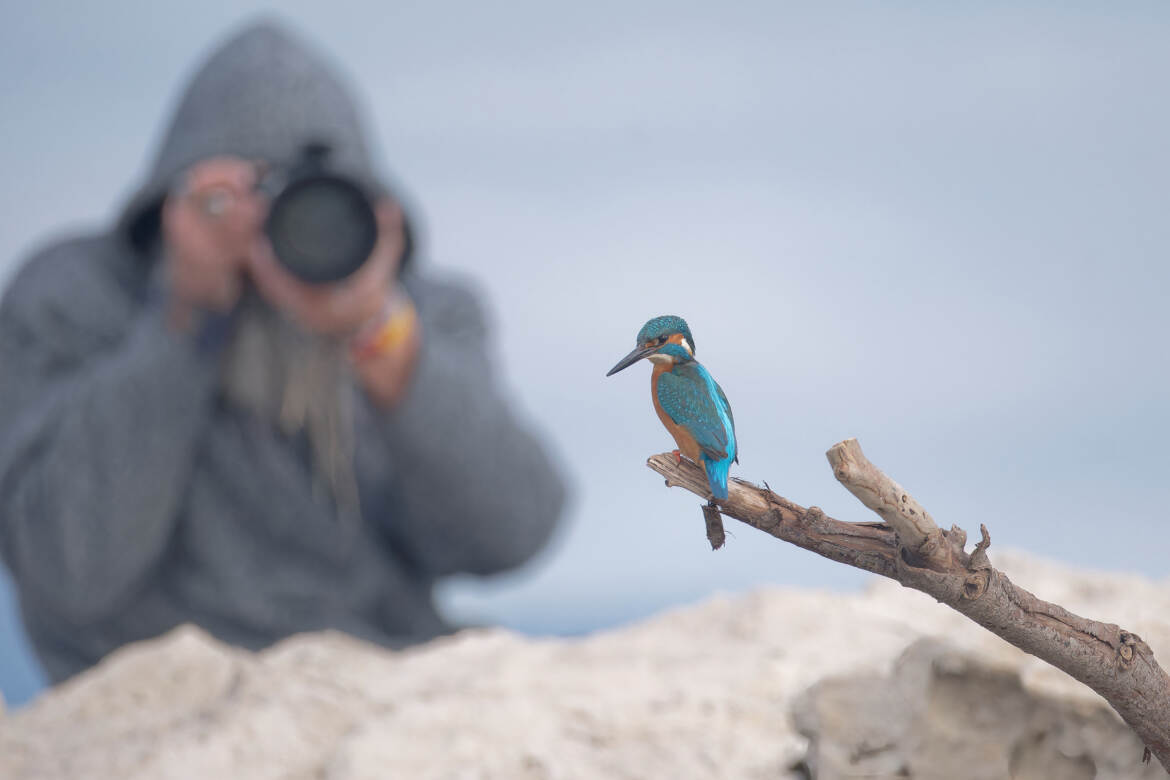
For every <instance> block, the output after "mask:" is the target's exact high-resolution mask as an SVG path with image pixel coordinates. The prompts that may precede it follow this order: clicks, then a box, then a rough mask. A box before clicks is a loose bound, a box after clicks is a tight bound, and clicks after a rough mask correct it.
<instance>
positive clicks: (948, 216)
mask: <svg viewBox="0 0 1170 780" xmlns="http://www.w3.org/2000/svg"><path fill="white" fill-rule="evenodd" d="M74 6H75V4H73V3H63V2H47V3H40V4H37V5H35V6H31V5H27V4H26V5H24V6H20V7H19V10H14V9H15V8H16V7H17V6H16V5H15V4H11V5H10V10H9V11H8V12H7V13H6V14H5V24H3V25H0V71H2V72H4V73H6V74H8V78H6V79H5V80H4V82H3V84H2V85H0V100H2V106H3V108H2V110H0V137H2V138H3V139H4V146H3V148H2V149H0V170H3V171H4V174H5V185H4V186H3V187H0V280H3V279H4V278H6V277H7V275H8V274H9V273H10V272H11V271H12V270H13V269H14V267H15V264H16V263H17V262H18V259H19V257H20V256H21V255H22V254H23V253H24V252H26V251H27V250H28V249H30V248H31V247H33V246H35V245H36V244H37V243H38V242H41V241H44V240H45V239H46V238H47V237H48V236H50V235H51V234H52V233H54V232H55V231H57V230H59V229H63V228H78V227H81V228H85V227H98V226H101V225H103V224H107V223H108V222H109V219H110V218H111V215H112V214H113V213H114V211H115V209H116V206H117V204H118V203H119V201H120V199H121V198H122V197H123V196H124V195H125V193H126V192H127V191H128V190H129V189H130V188H131V186H132V184H133V183H134V181H135V178H136V176H137V175H138V174H139V173H140V172H141V171H142V169H143V167H144V166H145V164H146V162H147V158H148V155H149V151H150V149H151V148H152V146H151V145H152V141H153V139H154V138H155V137H156V134H157V133H158V132H159V130H160V124H161V122H162V120H163V118H164V117H165V115H166V113H167V111H168V107H169V105H170V102H171V100H172V99H173V98H174V96H175V93H176V90H177V87H178V85H179V83H180V80H181V79H182V77H183V76H184V74H186V73H187V72H188V70H189V68H190V67H191V66H192V65H193V64H194V63H195V61H196V60H197V58H198V57H199V56H200V55H201V54H202V53H203V52H204V50H205V48H206V47H207V46H208V45H209V44H210V43H212V42H213V41H215V40H216V39H217V38H218V37H219V36H221V35H222V34H223V33H224V32H225V31H227V30H228V29H229V28H230V27H231V26H233V25H235V24H238V23H239V22H241V21H242V20H244V19H246V18H248V17H249V16H250V15H252V13H254V10H256V9H262V8H263V7H264V4H260V3H251V4H249V3H237V2H230V3H229V2H218V3H217V2H204V3H199V4H173V5H172V4H167V3H149V2H107V3H103V4H100V5H99V4H89V7H88V8H87V9H85V10H78V9H77V8H76V7H74ZM245 6H248V7H251V8H252V9H253V11H249V12H244V11H241V10H240V9H241V8H243V7H245ZM489 6H490V7H489ZM280 7H281V9H282V14H283V16H284V18H286V19H287V20H289V21H290V22H292V23H293V24H294V25H296V26H297V27H298V28H299V29H300V30H301V32H302V33H303V34H305V35H306V36H308V37H309V38H310V39H312V40H314V41H316V42H318V43H319V44H321V45H322V46H324V47H325V48H327V49H328V50H329V51H331V52H332V54H333V55H334V57H335V58H336V59H337V60H338V62H340V63H341V64H342V66H343V68H344V70H345V71H346V72H347V73H348V74H349V75H350V76H351V77H352V78H353V79H354V81H355V82H356V85H357V87H358V90H359V91H360V92H361V93H362V94H363V95H364V97H365V98H366V100H367V107H368V114H369V117H370V119H371V121H372V130H373V132H372V135H373V137H374V138H375V139H377V143H378V146H379V147H380V149H381V152H382V156H383V158H384V159H385V160H386V161H387V163H388V164H389V166H390V168H391V169H392V170H393V171H394V172H395V173H396V174H397V176H398V177H399V178H400V179H401V180H402V181H403V182H404V183H405V185H406V187H407V189H408V190H409V192H410V193H411V194H412V195H413V197H414V199H415V201H416V202H417V203H418V204H420V206H421V211H422V215H423V218H424V224H425V228H426V233H427V236H426V242H427V246H428V248H429V253H428V254H429V255H430V262H432V263H433V265H434V266H436V267H442V268H446V269H454V270H457V271H459V272H462V273H466V274H471V275H473V276H474V277H475V278H476V279H478V281H479V282H480V283H481V285H482V286H483V287H484V288H485V289H486V290H487V292H488V294H489V297H490V300H491V303H492V309H493V311H494V314H495V320H496V323H497V325H498V330H499V335H500V350H499V354H498V355H497V359H498V360H499V361H500V362H501V363H502V364H503V365H504V367H505V371H506V373H507V376H508V378H509V384H510V385H511V387H512V388H513V389H514V390H515V392H516V393H517V395H518V396H519V397H520V398H521V399H522V401H523V403H524V405H525V408H526V409H527V411H528V414H529V416H530V417H531V418H532V419H533V420H535V421H536V422H537V424H539V425H540V426H541V427H542V428H544V429H545V430H546V431H547V432H549V434H550V435H551V436H552V437H553V438H554V440H555V442H556V444H557V447H558V449H559V451H560V453H561V454H562V456H563V457H564V459H565V462H566V465H567V468H568V470H570V471H571V473H572V474H573V479H574V484H575V494H576V500H575V506H574V510H573V513H572V518H571V524H570V526H569V527H568V528H567V530H566V532H565V533H564V534H563V535H562V536H561V538H560V539H559V541H558V544H557V545H556V546H555V548H554V549H553V550H551V551H550V552H549V553H548V554H547V555H546V556H544V557H543V558H542V559H541V560H540V561H539V562H538V563H537V564H535V565H534V566H532V567H530V568H529V569H527V570H526V571H525V572H524V573H523V574H521V575H518V576H515V577H510V578H506V579H505V580H503V581H501V582H498V583H495V584H492V585H491V586H489V587H487V588H486V589H485V588H483V587H481V586H480V585H479V584H477V583H466V584H458V585H456V586H455V587H452V588H449V589H448V591H447V593H446V594H445V598H447V599H448V600H449V601H450V602H451V603H452V605H453V608H454V609H456V610H458V612H459V613H460V614H466V615H469V616H473V617H476V618H482V619H488V620H502V621H504V622H505V623H507V624H509V625H512V626H516V627H519V628H524V629H528V630H550V631H579V630H586V629H590V628H594V627H597V626H600V625H607V624H612V623H613V622H615V621H623V620H629V619H633V618H636V617H638V616H641V615H644V614H647V613H648V612H651V611H654V610H657V609H661V608H663V607H665V606H668V605H672V604H679V603H686V602H690V601H693V600H696V599H699V598H701V597H702V596H704V595H706V594H709V593H711V592H713V591H717V590H727V591H738V590H743V589H746V588H749V587H751V586H753V585H755V584H758V583H764V582H768V583H787V584H793V585H800V586H818V587H853V586H856V585H858V584H860V583H862V582H863V581H864V580H863V578H862V577H861V576H860V575H859V574H856V573H854V572H853V571H851V570H849V569H846V568H845V567H842V566H840V565H836V564H833V563H830V562H828V561H825V560H822V559H819V558H817V557H815V556H813V555H811V554H809V553H805V552H803V551H800V550H797V549H795V548H790V547H787V546H785V545H783V544H781V543H779V542H772V541H771V540H769V539H768V538H766V537H763V536H762V535H760V534H758V533H755V532H753V531H750V530H749V529H746V528H744V527H742V526H739V527H736V526H734V525H732V526H729V530H730V531H731V532H732V533H733V534H734V536H732V537H731V538H730V540H729V543H728V546H727V548H726V549H724V550H722V551H720V552H719V553H716V554H713V553H711V552H710V551H709V550H708V549H706V541H705V539H704V538H703V531H702V521H701V517H700V514H699V510H698V502H697V500H695V499H694V498H693V497H690V496H688V495H684V494H681V493H678V492H677V491H674V492H668V491H666V490H665V489H664V488H663V487H662V481H661V480H660V479H659V478H658V477H657V476H655V475H654V474H652V473H651V472H649V471H648V470H646V469H645V468H644V466H643V465H642V464H643V462H644V459H645V457H646V456H647V455H648V454H650V453H653V452H657V451H662V450H665V449H669V448H670V447H671V446H673V445H672V444H671V443H670V440H669V438H668V436H667V435H666V433H665V432H664V431H663V430H662V428H661V426H660V424H659V423H658V421H657V419H656V418H655V416H654V414H653V413H652V411H651V408H650V401H649V397H648V396H649V392H648V381H647V379H646V376H645V374H646V373H648V369H647V370H639V369H632V370H629V371H626V372H624V373H622V374H620V375H618V376H617V377H614V378H611V379H608V380H607V379H605V378H604V374H605V371H606V370H607V369H608V368H609V367H610V366H611V365H612V364H613V363H614V362H615V361H616V360H617V359H618V358H619V357H621V356H622V355H624V354H625V353H626V352H627V351H628V350H629V348H630V347H631V346H632V341H633V337H634V334H635V333H636V332H637V330H638V328H639V327H640V326H641V324H642V323H643V322H644V321H645V320H646V319H648V318H649V317H650V316H653V315H657V314H663V313H677V314H681V315H683V316H685V317H686V318H687V319H688V320H689V322H690V324H691V327H692V329H693V331H694V333H695V338H696V341H697V344H698V356H699V358H700V359H701V360H703V361H704V363H705V364H706V365H707V367H708V368H709V369H710V370H711V371H712V373H713V374H714V375H715V376H716V377H717V378H718V379H719V381H720V383H721V384H722V385H723V386H724V388H725V389H726V390H727V394H728V396H729V398H730V400H731V402H732V405H733V406H734V408H735V415H736V421H737V424H738V427H739V432H740V438H741V449H742V457H741V462H742V465H741V466H740V467H739V468H738V469H737V470H736V471H734V472H733V473H736V474H739V475H741V476H743V477H745V478H748V479H752V480H757V481H758V480H767V481H768V482H769V483H770V484H771V485H772V486H773V488H774V489H776V490H777V491H778V492H781V493H782V494H784V495H786V496H788V497H790V498H792V499H793V500H796V501H799V502H802V503H806V504H808V503H815V504H818V505H820V506H822V507H824V508H825V510H826V511H828V512H829V513H831V514H834V515H836V516H838V517H841V518H843V519H854V520H863V519H872V518H870V517H867V516H866V514H865V512H864V511H863V510H862V508H861V507H860V506H859V505H858V504H857V503H856V502H855V501H854V500H853V499H852V498H851V497H849V496H848V495H847V494H846V493H845V492H844V491H843V490H842V489H841V488H840V487H839V486H838V485H837V484H836V482H835V481H834V480H833V478H832V475H831V473H830V470H829V468H828V466H827V465H826V463H825V461H824V457H823V452H824V450H825V449H827V448H828V447H829V446H830V445H831V444H833V443H834V442H836V441H838V440H840V439H842V438H845V437H847V436H857V437H858V438H860V440H861V442H862V445H863V446H864V447H865V449H866V451H867V453H869V454H870V456H871V458H872V459H873V460H874V461H875V462H876V463H877V464H878V465H879V466H882V467H883V468H885V469H886V470H887V471H888V472H889V473H891V474H892V475H893V476H894V477H895V478H896V479H898V480H899V481H900V482H902V483H903V484H904V485H905V486H906V487H907V488H908V489H910V490H911V491H912V492H914V494H915V495H916V496H917V497H918V498H919V500H921V501H922V502H923V504H925V505H926V506H927V508H928V509H930V511H931V512H932V513H933V514H934V516H935V517H936V519H938V520H939V522H941V523H944V524H949V523H957V524H959V525H962V526H965V527H966V528H967V529H968V530H969V531H974V530H976V529H977V528H978V525H979V523H980V522H986V523H987V524H988V526H989V527H990V528H991V531H992V536H993V547H992V552H993V553H994V550H995V549H996V547H997V546H1013V547H1020V548H1025V549H1028V550H1031V551H1034V552H1037V553H1042V554H1046V555H1049V556H1052V557H1055V558H1059V559H1062V560H1066V561H1070V562H1073V563H1077V564H1085V565H1088V564H1094V565H1097V566H1099V567H1102V568H1112V569H1127V570H1133V571H1139V572H1143V573H1146V574H1149V575H1151V576H1163V575H1165V574H1166V573H1167V568H1168V567H1167V564H1166V559H1167V551H1166V547H1167V544H1166V543H1167V541H1168V540H1170V531H1168V530H1167V523H1168V522H1170V517H1168V514H1170V513H1168V510H1167V506H1168V505H1170V483H1168V480H1167V477H1166V473H1167V470H1168V466H1170V463H1168V462H1167V456H1166V454H1165V453H1166V445H1165V442H1166V440H1167V438H1168V434H1170V412H1168V410H1167V399H1168V398H1170V368H1168V367H1167V360H1166V348H1165V339H1166V335H1167V333H1168V332H1170V313H1168V312H1167V295H1168V293H1170V269H1168V268H1167V262H1166V257H1167V251H1166V247H1167V246H1168V245H1170V220H1167V218H1166V216H1165V212H1166V199H1167V195H1168V187H1170V185H1168V182H1170V151H1168V145H1167V141H1166V139H1167V138H1170V108H1168V107H1167V99H1166V85H1167V83H1170V47H1167V46H1166V41H1167V40H1168V39H1170V37H1168V36H1170V6H1168V5H1166V4H1165V3H1162V2H1149V3H1110V4H1078V3H1048V4H1033V3H1010V4H1009V3H980V4H968V5H962V6H960V5H959V4H949V3H948V4H941V3H885V4H881V5H880V7H879V6H878V5H877V4H864V3H834V2H828V3H805V4H788V3H777V2H760V3H748V4H736V3H721V4H713V3H712V4H702V5H700V4H682V3H677V2H669V3H668V2H653V3H629V2H620V3H619V2H602V3H597V2H595V3H587V4H585V3H582V4H575V5H561V4H555V3H544V2H527V3H511V4H504V5H502V6H500V5H498V4H481V3H467V2H463V3H416V4H410V5H397V4H394V3H375V2H333V3H329V4H318V3H308V2H288V3H282V4H280ZM0 370H2V368H0ZM516 489H523V485H517V486H516ZM16 625H17V624H16V622H15V621H14V620H13V619H11V618H10V617H9V618H5V619H0V690H2V691H3V693H4V694H5V696H6V697H7V698H9V699H10V700H22V699H23V698H25V697H27V695H28V692H29V691H30V690H31V683H30V678H29V677H28V672H27V666H26V665H25V663H24V661H21V660H20V657H19V656H15V655H12V651H11V650H5V648H11V647H12V646H13V645H14V643H16V642H17V641H18V639H19V638H18V637H17V636H16V634H15V632H16ZM6 653H7V655H6Z"/></svg>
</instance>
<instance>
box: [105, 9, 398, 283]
mask: <svg viewBox="0 0 1170 780" xmlns="http://www.w3.org/2000/svg"><path fill="white" fill-rule="evenodd" d="M311 142H323V143H326V144H328V145H329V146H330V148H331V150H332V151H331V153H330V157H329V160H330V167H331V168H332V169H333V170H335V171H337V172H339V173H342V174H345V175H347V176H350V177H352V178H354V179H356V180H357V181H358V182H359V183H361V184H362V185H363V186H364V187H365V188H366V189H367V190H368V191H369V192H370V193H371V194H373V195H382V194H389V193H390V188H389V187H388V186H386V184H385V182H384V181H382V180H381V179H380V178H379V177H378V176H377V175H376V173H375V170H374V169H375V166H374V164H373V160H372V159H371V155H370V151H369V148H368V146H367V141H366V136H365V132H364V131H363V128H362V125H361V122H360V121H359V118H358V109H357V103H356V101H355V100H354V99H353V97H352V96H351V95H350V93H349V91H348V89H347V87H346V86H345V84H344V83H343V80H342V78H341V77H340V76H339V74H337V73H336V72H335V71H334V70H333V69H332V67H331V66H330V65H329V64H328V63H327V62H326V61H325V60H324V58H323V57H321V55H319V54H318V53H316V52H314V51H313V50H312V49H311V48H310V47H309V46H308V45H307V44H305V43H304V42H302V41H301V40H299V39H298V38H297V37H296V36H295V35H293V34H292V33H290V32H289V31H288V30H287V29H285V28H284V27H283V26H281V25H280V24H277V23H275V22H272V21H263V22H259V23H255V24H252V25H249V26H248V27H246V28H244V29H243V30H241V31H240V32H238V33H237V34H236V35H234V36H232V37H231V38H229V39H228V40H227V41H226V42H225V43H223V44H222V45H220V46H219V47H218V48H217V49H216V50H215V51H213V52H212V54H211V55H210V56H209V57H208V58H207V60H206V61H205V62H204V63H203V64H202V65H201V66H200V67H199V68H198V69H197V70H196V71H195V74H194V76H193V77H192V78H191V79H190V81H189V82H188V84H187V86H186V88H185V89H184V90H183V92H182V96H181V98H180V100H179V102H178V107H177V108H176V110H175V112H174V116H173V118H172V119H171V122H170V125H169V127H168V128H167V131H166V133H165V134H164V136H163V138H162V142H161V144H160V146H159V149H158V151H157V153H156V155H155V158H154V162H153V164H152V165H151V166H150V169H149V172H148V174H147V176H146V181H145V182H144V183H143V184H142V186H141V187H140V188H139V189H138V191H137V192H136V194H135V195H134V196H133V197H132V198H131V200H130V202H129V204H128V205H127V206H126V208H125V209H124V210H123V212H122V215H121V217H120V219H119V222H118V229H119V232H120V233H121V234H122V235H124V236H126V237H127V238H128V239H129V241H130V243H131V245H132V246H133V247H134V248H135V249H137V250H139V251H145V250H147V249H148V248H149V247H150V246H151V245H152V244H153V243H154V240H155V239H156V238H157V237H158V233H159V225H160V213H161V206H162V202H163V199H164V198H165V197H166V194H167V192H168V191H169V190H170V189H171V188H172V187H173V186H174V185H175V183H176V182H177V181H178V179H179V177H180V176H181V175H182V173H183V172H184V171H185V170H186V169H187V168H189V167H190V166H191V165H193V164H195V163H197V162H199V161H200V160H204V159H207V158H209V157H215V156H219V155H235V156H238V157H243V158H246V159H257V160H264V161H266V162H268V163H271V164H276V165H280V164H284V163H288V162H291V161H293V160H295V159H296V158H297V156H298V154H299V153H300V151H301V150H302V149H303V148H304V147H305V145H306V144H308V143H311ZM395 199H396V200H398V201H399V202H400V203H401V198H398V197H397V196H395ZM404 209H405V206H404ZM407 224H409V222H408V223H407ZM410 239H411V231H410V229H409V227H408V228H407V242H406V246H407V250H406V256H405V257H404V258H403V262H402V267H405V266H406V264H407V261H408V260H409V257H410V254H411V252H410V249H411V246H412V242H411V240H410Z"/></svg>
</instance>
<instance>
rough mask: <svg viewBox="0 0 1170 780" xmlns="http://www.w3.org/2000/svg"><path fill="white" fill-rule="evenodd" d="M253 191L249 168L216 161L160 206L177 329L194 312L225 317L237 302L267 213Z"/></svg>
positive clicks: (235, 161) (197, 168)
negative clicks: (212, 313) (208, 312)
mask: <svg viewBox="0 0 1170 780" xmlns="http://www.w3.org/2000/svg"><path fill="white" fill-rule="evenodd" d="M255 186H256V167H255V166H254V165H253V164H252V163H249V162H248V161H246V160H242V159H240V158H237V157H216V158H212V159H208V160H204V161H203V162H201V163H198V164H196V165H194V166H192V168H191V169H190V170H189V171H188V172H187V174H186V177H185V180H184V181H183V183H182V184H181V186H180V187H179V188H178V189H177V190H176V191H175V192H173V193H172V194H171V195H170V196H168V197H167V199H166V201H165V202H164V203H163V215H162V216H163V219H162V222H163V237H164V239H165V241H166V258H165V262H166V266H167V267H166V270H167V279H168V284H169V286H170V292H171V294H172V302H173V304H174V305H175V306H174V308H173V309H172V313H173V314H174V315H176V316H177V317H178V319H179V321H180V324H183V325H185V324H187V323H188V322H189V320H190V317H191V314H192V312H193V310H204V311H213V312H220V313H223V312H228V311H231V309H233V308H234V307H235V305H236V303H237V302H238V301H239V298H240V293H241V291H242V289H243V271H244V269H245V267H246V265H247V262H248V258H249V256H250V254H251V252H252V248H253V246H254V244H255V242H256V236H257V235H259V232H260V225H261V223H262V221H263V219H264V213H265V204H264V201H263V199H262V198H261V197H260V195H259V194H257V193H256V191H255Z"/></svg>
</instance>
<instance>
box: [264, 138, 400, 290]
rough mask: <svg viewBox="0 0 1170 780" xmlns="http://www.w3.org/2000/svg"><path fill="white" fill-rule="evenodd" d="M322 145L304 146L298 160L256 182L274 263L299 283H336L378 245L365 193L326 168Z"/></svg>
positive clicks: (326, 147)
mask: <svg viewBox="0 0 1170 780" xmlns="http://www.w3.org/2000/svg"><path fill="white" fill-rule="evenodd" d="M329 153H330V148H329V145H328V144H325V143H320V142H313V143H309V144H306V145H305V147H304V149H302V151H301V153H300V155H299V157H298V159H296V160H294V161H293V162H292V163H291V164H289V165H284V166H274V167H272V168H270V169H269V170H268V171H266V172H265V173H264V175H263V176H262V177H261V178H260V183H259V189H260V191H261V192H263V193H264V194H265V195H267V196H268V198H269V202H270V206H269V211H268V218H267V220H266V221H265V223H264V232H265V234H267V236H268V240H269V241H270V242H271V244H272V251H273V252H274V253H275V255H276V259H277V260H278V261H279V262H280V264H281V265H282V266H284V267H285V269H287V270H288V271H289V272H291V273H292V274H293V275H295V276H296V277H298V278H299V279H301V280H302V281H304V282H309V283H312V284H322V283H328V282H336V281H338V280H340V279H344V278H345V277H347V276H349V275H350V274H352V273H353V272H354V271H356V270H357V269H358V268H360V267H361V266H362V265H363V264H364V263H365V262H366V260H367V259H368V258H369V256H370V253H371V252H372V251H373V249H374V244H375V242H376V241H377V240H378V223H377V220H376V219H375V216H374V208H373V200H372V198H371V196H370V193H369V192H368V191H367V190H366V189H365V188H364V187H363V186H362V185H361V184H359V183H358V182H357V181H355V180H353V179H351V178H348V177H346V176H344V175H342V174H341V173H339V172H337V171H334V170H332V169H331V168H330V166H329Z"/></svg>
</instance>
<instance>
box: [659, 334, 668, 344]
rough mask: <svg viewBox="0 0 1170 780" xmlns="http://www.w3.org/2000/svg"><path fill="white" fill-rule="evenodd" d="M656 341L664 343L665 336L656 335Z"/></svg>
mask: <svg viewBox="0 0 1170 780" xmlns="http://www.w3.org/2000/svg"><path fill="white" fill-rule="evenodd" d="M658 343H659V344H665V343H666V336H659V337H658Z"/></svg>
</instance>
